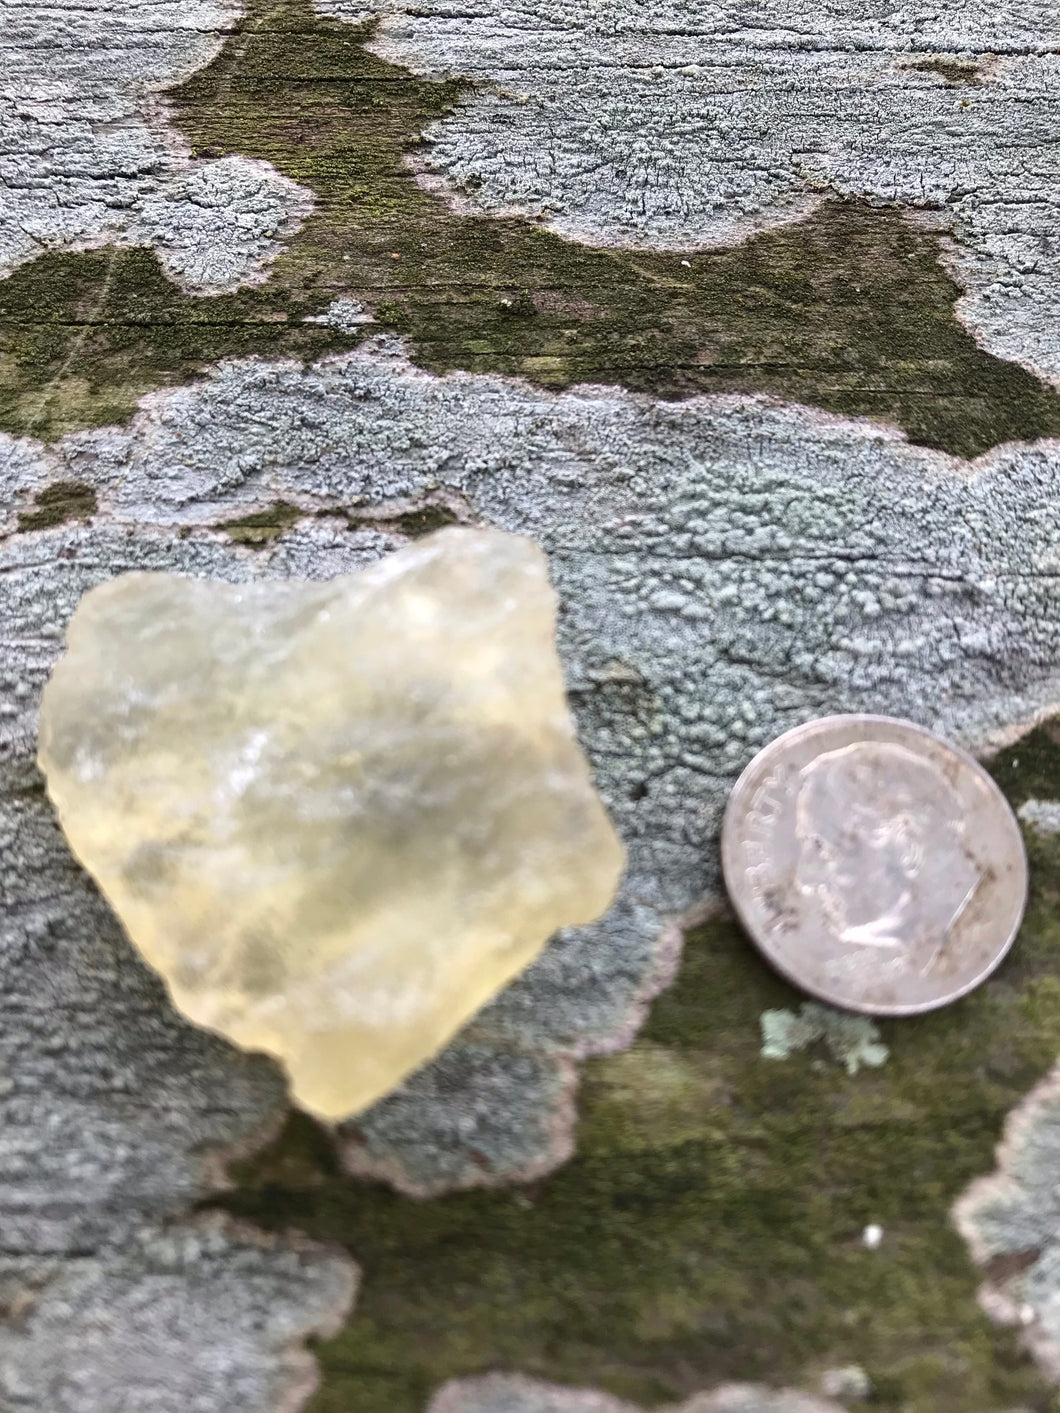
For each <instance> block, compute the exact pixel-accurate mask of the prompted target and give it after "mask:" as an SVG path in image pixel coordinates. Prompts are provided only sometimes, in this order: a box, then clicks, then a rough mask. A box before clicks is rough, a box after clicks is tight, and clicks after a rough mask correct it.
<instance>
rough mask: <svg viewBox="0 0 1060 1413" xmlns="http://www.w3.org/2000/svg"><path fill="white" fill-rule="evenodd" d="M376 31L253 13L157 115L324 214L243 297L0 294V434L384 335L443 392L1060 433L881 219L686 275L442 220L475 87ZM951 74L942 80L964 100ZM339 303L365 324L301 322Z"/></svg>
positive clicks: (291, 2) (609, 252)
mask: <svg viewBox="0 0 1060 1413" xmlns="http://www.w3.org/2000/svg"><path fill="white" fill-rule="evenodd" d="M370 32H371V27H370V26H363V27H361V28H355V27H353V26H350V25H344V24H342V23H340V22H338V21H335V20H329V19H326V18H323V17H321V16H318V15H317V14H315V12H314V11H313V9H312V7H311V5H310V3H309V0H249V3H248V5H247V10H246V16H245V18H244V20H243V21H242V22H241V24H240V25H239V26H238V27H237V28H236V29H235V30H234V32H233V33H232V35H231V36H230V38H229V40H228V42H227V43H226V45H225V47H224V49H223V51H222V52H221V54H220V55H219V56H218V58H217V59H216V60H215V61H214V62H213V63H212V64H211V65H210V66H209V67H208V68H206V69H204V70H203V71H202V72H201V73H199V74H197V75H195V76H194V77H192V78H191V79H190V80H189V81H188V82H187V83H185V84H184V85H183V87H181V88H179V89H177V90H174V91H173V92H172V93H171V95H170V102H171V111H172V115H173V120H174V121H175V122H176V123H177V124H178V126H179V127H180V128H181V129H182V130H183V131H184V133H185V134H186V135H187V137H188V139H189V141H190V142H191V144H192V146H193V150H194V152H195V155H196V156H197V157H200V158H211V157H216V156H222V155H224V154H227V153H241V154H243V155H245V156H249V157H255V158H262V159H265V160H267V161H269V162H271V163H273V165H274V166H275V167H276V168H278V169H279V170H280V171H281V172H284V173H285V174H287V175H288V176H290V177H293V178H294V179H295V180H296V181H298V182H301V183H302V184H303V185H304V186H307V187H309V188H311V189H312V190H313V191H314V192H315V194H316V198H317V208H316V211H315V213H314V214H313V215H312V216H311V217H310V219H309V220H308V221H307V222H306V224H305V226H304V227H303V228H302V230H301V231H300V232H299V233H298V235H297V236H295V237H294V238H293V239H292V240H291V241H290V243H289V248H288V249H287V251H286V252H285V253H284V254H283V255H282V256H281V257H280V259H279V260H277V262H276V263H275V264H274V265H273V266H272V267H271V271H270V276H269V279H268V281H267V282H266V283H265V284H263V285H259V286H255V287H253V288H251V289H247V290H244V291H242V292H240V293H237V294H234V295H226V296H221V297H201V298H192V297H188V296H185V295H183V294H181V292H180V291H179V290H178V289H177V287H176V286H175V285H173V284H172V283H171V282H170V281H168V280H167V279H166V278H165V276H164V275H163V273H162V271H161V268H160V266H159V264H158V262H157V260H156V259H155V257H154V255H153V254H151V253H150V252H146V251H114V250H106V251H95V252H86V253H80V254H70V255H54V254H53V255H47V256H44V257H42V258H41V259H40V260H38V261H36V262H34V263H33V264H31V265H28V266H24V267H22V268H21V269H20V270H19V271H17V272H16V273H15V275H14V276H12V278H10V279H9V280H6V281H4V282H2V283H0V426H3V427H4V428H7V429H8V430H11V431H15V432H33V433H35V434H36V435H38V436H43V437H52V436H55V435H58V434H59V433H61V432H63V431H66V430H69V429H71V428H74V427H79V426H89V425H101V424H103V423H107V422H112V421H120V420H122V419H125V418H128V417H129V416H130V415H131V413H132V410H133V408H134V405H135V401H136V399H137V397H138V396H140V395H141V394H142V393H143V392H145V391H147V390H148V389H150V388H156V387H163V386H166V385H169V384H172V383H176V382H184V381H187V380H188V379H189V378H191V377H194V376H195V375H196V374H198V373H199V372H201V371H202V370H204V369H206V368H207V367H209V366H210V365H211V364H213V363H215V362H216V361H217V360H218V359H221V358H224V357H228V356H233V355H238V354H250V353H253V354H261V355H263V356H268V357H275V356H277V355H281V354H290V355H293V356H295V357H298V358H303V359H310V358H315V357H319V356H321V355H323V354H326V353H331V352H336V351H338V350H340V349H343V348H349V347H352V346H354V345H356V344H357V343H358V342H359V341H360V340H361V339H363V338H364V337H365V336H366V334H367V333H370V332H371V331H372V329H373V327H374V328H376V329H378V328H380V327H382V328H387V329H390V330H393V331H396V332H400V333H401V335H402V336H403V337H404V338H405V339H406V340H407V342H408V346H409V349H410V352H411V354H412V356H413V357H414V358H415V359H416V361H417V362H418V363H419V364H421V365H422V366H423V367H425V368H428V369H431V370H433V371H436V372H443V371H446V370H450V369H455V368H462V369H468V370H472V371H480V372H490V373H505V374H517V375H520V376H523V377H526V378H529V379H531V380H533V381H535V382H538V383H542V384H545V385H547V386H550V387H557V388H558V387H564V386H567V385H569V384H571V383H576V382H587V381H588V382H599V383H607V384H618V385H621V386H623V387H627V388H631V389H636V390H640V391H645V392H650V393H653V394H656V395H660V396H663V397H667V398H679V397H684V396H688V395H691V394H694V393H704V392H718V393H720V392H763V393H769V394H773V395H776V396H778V397H782V398H785V399H791V400H797V401H801V402H805V403H808V404H810V405H813V406H816V407H820V408H824V409H826V410H828V411H832V412H840V413H845V414H856V415H863V416H869V417H876V418H880V419H883V420H885V421H888V422H891V423H894V424H896V425H897V426H899V427H901V428H903V429H904V430H905V431H906V432H907V433H908V434H909V436H910V437H911V438H912V439H913V440H915V441H917V442H921V443H924V444H926V445H929V446H934V447H939V448H942V449H944V450H947V451H951V452H954V453H957V454H960V455H963V456H972V455H975V454H977V453H979V452H982V451H984V450H986V449H987V448H989V447H990V446H993V445H995V444H997V443H999V442H1002V441H1007V440H1010V439H1013V438H1031V437H1039V436H1044V435H1056V434H1060V395H1058V394H1057V393H1055V392H1054V391H1052V390H1050V389H1047V388H1046V387H1044V386H1043V385H1042V384H1041V383H1040V382H1038V381H1037V380H1036V379H1035V378H1034V377H1033V376H1032V375H1031V374H1029V373H1027V372H1026V371H1024V370H1023V369H1021V368H1019V367H1017V366H1016V365H1015V364H1011V363H1005V362H1002V361H1001V360H999V359H996V358H993V357H991V356H990V355H988V354H986V353H984V352H983V351H982V350H981V349H980V348H979V347H978V346H977V345H976V344H975V342H974V340H973V339H972V337H971V336H970V335H969V334H968V333H967V332H966V331H965V330H964V329H963V328H962V326H961V325H960V324H959V323H958V322H957V320H956V318H955V317H954V302H955V300H956V298H957V295H958V289H957V286H956V285H955V284H954V283H953V281H952V280H951V279H950V278H949V276H948V275H947V274H946V273H945V272H944V270H943V269H942V267H941V265H940V264H939V260H938V252H939V247H938V239H937V237H936V236H935V235H933V234H932V233H930V232H929V231H927V230H925V229H923V228H922V227H921V226H919V225H918V224H916V223H915V222H914V221H912V220H910V219H909V218H908V217H907V216H906V215H903V213H902V212H901V211H900V210H898V209H895V208H886V207H882V208H873V207H870V206H867V205H859V204H856V203H843V202H837V201H830V202H826V203H825V204H824V205H823V206H822V207H821V208H820V209H819V210H818V211H817V212H816V214H814V215H813V216H812V217H810V218H809V219H808V220H805V221H803V222H801V223H799V224H796V225H789V226H785V227H783V228H781V229H779V230H775V231H770V232H767V233H765V234H763V235H760V236H758V237H756V238H754V239H751V240H749V241H747V242H746V243H744V244H743V245H740V246H738V247H736V248H733V249H724V250H714V251H708V252H700V253H698V254H681V253H674V254H657V253H648V252H633V251H622V250H613V249H590V248H588V247H585V246H581V245H577V244H575V243H572V242H567V241H564V240H561V239H560V238H558V237H557V236H555V235H553V234H551V233H550V232H548V231H546V230H544V229H542V228H541V227H540V226H538V225H536V224H535V223H533V222H531V221H522V220H508V219H504V220H501V219H496V220H495V219H484V218H480V217H470V216H459V215H456V214H454V213H453V212H452V211H451V210H450V209H449V208H448V207H447V206H446V204H445V203H444V202H443V201H442V200H441V198H440V197H438V196H435V195H432V194H430V193H428V192H425V191H424V190H422V189H421V188H420V187H419V186H418V185H417V183H416V181H415V180H414V178H413V177H412V175H411V173H410V172H409V171H408V169H407V168H406V167H405V166H404V164H403V162H402V157H403V154H405V153H406V152H407V151H408V150H409V149H410V148H412V147H413V146H415V144H416V143H417V142H419V141H421V140H422V138H421V135H422V134H423V132H424V130H425V129H426V128H427V127H428V126H429V125H430V123H431V122H432V121H434V120H435V119H437V118H440V117H442V116H444V115H445V114H446V113H447V112H449V111H451V109H452V108H453V106H454V105H455V104H457V103H459V102H460V101H461V99H462V98H463V97H464V96H465V95H467V94H468V93H469V92H470V89H469V86H468V85H466V84H462V83H460V82H457V81H449V82H445V83H432V82H426V81H423V80H419V79H416V78H414V77H413V76H412V75H410V74H409V73H408V72H407V71H406V70H404V69H401V68H399V67H396V66H394V65H392V64H389V63H386V62H384V61H383V60H381V59H378V58H376V57H375V56H373V55H371V54H369V53H367V52H366V50H365V48H364V42H365V40H366V39H367V38H368V37H369V35H370ZM940 62H943V61H940ZM958 67H959V66H958V65H956V64H950V65H949V66H948V67H947V68H946V69H945V70H943V69H942V68H939V72H940V73H942V74H943V76H944V77H947V76H948V77H949V79H952V81H956V79H955V78H954V75H955V74H956V71H957V68H958ZM951 71H952V72H951ZM961 81H969V80H968V78H967V76H963V70H962V79H961ZM340 295H344V296H350V297H353V298H357V299H359V300H361V301H362V302H363V303H364V304H365V305H366V306H367V307H368V308H369V309H371V310H372V311H373V312H374V313H375V316H376V319H377V324H376V325H375V326H373V325H366V326H363V327H360V328H357V329H355V330H354V331H353V332H351V333H341V332H339V331H337V330H334V329H331V328H329V327H327V326H325V325H322V324H317V323H311V322H310V323H307V322H305V321H306V320H307V319H313V318H315V317H317V316H319V315H320V314H321V312H322V311H323V310H324V309H325V308H326V307H327V305H328V303H329V302H330V301H331V300H332V299H334V298H335V297H337V296H340Z"/></svg>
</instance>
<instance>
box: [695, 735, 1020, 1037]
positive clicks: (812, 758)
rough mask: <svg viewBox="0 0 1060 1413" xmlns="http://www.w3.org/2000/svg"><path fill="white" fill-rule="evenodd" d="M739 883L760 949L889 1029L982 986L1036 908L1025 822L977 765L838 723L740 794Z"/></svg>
mask: <svg viewBox="0 0 1060 1413" xmlns="http://www.w3.org/2000/svg"><path fill="white" fill-rule="evenodd" d="M722 854H723V864H724V867H725V876H726V882H727V884H728V886H729V891H730V894H731V896H732V898H733V902H734V904H735V906H736V908H737V911H738V912H739V914H740V917H741V919H742V921H743V922H744V924H745V926H746V927H747V929H748V931H749V932H750V933H751V936H752V938H753V939H754V940H755V942H757V944H758V945H759V947H760V948H761V949H762V950H763V951H764V952H765V954H766V955H767V957H769V958H770V960H771V961H773V962H774V964H775V965H777V966H778V968H779V969H780V970H781V971H783V972H784V973H785V974H786V975H788V976H789V978H790V979H791V980H793V981H795V982H797V983H798V984H800V985H802V986H804V987H805V989H806V990H808V991H810V992H812V993H813V994H815V995H817V996H820V997H822V998H823V999H825V1000H829V1001H832V1002H833V1003H834V1004H836V1005H842V1006H846V1007H848V1008H851V1009H857V1010H866V1011H871V1012H873V1013H876V1014H902V1013H903V1012H907V1011H916V1010H927V1009H930V1008H931V1007H933V1006H937V1005H941V1004H943V1003H944V1002H945V1001H947V1000H951V999H953V998H954V997H956V996H959V995H962V994H963V993H964V992H965V991H967V990H969V989H971V987H972V986H974V985H976V984H977V983H978V981H980V980H982V979H983V977H985V976H986V975H987V974H988V972H989V971H990V970H992V969H993V967H994V966H996V965H997V962H998V961H999V960H1000V958H1001V956H1002V955H1003V954H1004V952H1005V950H1007V948H1008V946H1009V944H1010V943H1011V941H1012V938H1013V936H1014V935H1015V931H1016V928H1017V927H1018V924H1019V920H1020V917H1021V915H1022V909H1023V903H1024V897H1025V893H1026V862H1025V858H1024V854H1023V844H1022V839H1021V837H1020V833H1019V827H1018V825H1017V824H1016V821H1015V819H1014V817H1013V816H1012V812H1011V810H1010V809H1009V807H1008V805H1007V803H1006V802H1005V800H1004V797H1003V796H1002V795H1001V794H1000V792H999V791H998V789H997V787H996V786H995V785H994V783H993V781H992V780H991V779H990V777H989V776H988V775H987V774H986V772H985V771H984V770H983V769H982V767H981V766H979V765H978V764H977V763H976V762H975V761H974V760H972V758H971V757H970V756H967V755H965V754H964V753H963V752H961V751H958V750H956V749H955V748H954V747H952V746H949V745H947V744H946V743H945V742H942V741H940V740H938V739H937V738H936V737H934V736H932V735H931V734H930V733H929V732H926V731H923V730H922V729H921V728H920V727H917V726H913V725H912V724H911V723H908V722H902V721H895V720H892V719H890V718H886V717H861V716H857V717H855V716H851V717H830V718H826V719H825V720H824V721H819V722H812V723H810V724H809V725H808V726H805V727H799V728H796V730H795V731H793V732H789V733H788V734H787V735H786V736H782V737H780V738H779V739H778V740H777V741H774V742H773V743H772V744H771V745H770V746H768V747H767V748H766V750H765V751H763V752H762V753H761V754H760V755H759V756H758V757H756V759H755V760H754V761H752V763H751V765H750V766H749V767H748V769H747V771H745V773H744V775H743V776H742V777H741V779H740V780H739V781H738V782H737V785H736V788H735V789H734V791H733V794H732V797H731V799H730V803H729V808H728V811H727V813H726V820H725V827H724V830H723V839H722Z"/></svg>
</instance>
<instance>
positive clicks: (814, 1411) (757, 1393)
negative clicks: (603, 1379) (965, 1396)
mask: <svg viewBox="0 0 1060 1413" xmlns="http://www.w3.org/2000/svg"><path fill="white" fill-rule="evenodd" d="M427 1413H636V1406H635V1405H633V1404H629V1403H624V1402H622V1400H621V1399H617V1398H613V1397H611V1396H610V1395H609V1394H606V1393H602V1392H600V1391H599V1390H597V1389H587V1388H566V1387H563V1386H561V1385H559V1384H549V1383H545V1382H544V1381H543V1380H539V1379H528V1378H523V1377H520V1376H519V1375H512V1374H508V1375H505V1374H487V1375H485V1376H484V1377H482V1378H479V1379H454V1380H453V1381H452V1382H451V1383H448V1384H446V1385H445V1386H444V1387H443V1388H441V1389H439V1390H438V1392H437V1393H436V1394H435V1395H434V1397H433V1398H432V1399H431V1401H430V1403H429V1404H428V1405H427ZM666 1413H842V1409H841V1408H840V1407H839V1405H838V1404H836V1403H832V1402H831V1401H827V1402H826V1401H825V1400H824V1399H820V1398H813V1397H811V1396H810V1395H809V1394H805V1393H798V1392H796V1391H795V1390H794V1389H767V1388H762V1387H761V1386H758V1387H756V1386H753V1385H751V1384H726V1385H725V1386H724V1387H722V1388H718V1389H714V1390H712V1391H710V1392H705V1393H699V1394H694V1395H693V1396H692V1397H691V1398H690V1399H688V1400H687V1401H686V1402H685V1403H678V1404H672V1405H670V1406H669V1407H668V1408H667V1409H666Z"/></svg>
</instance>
